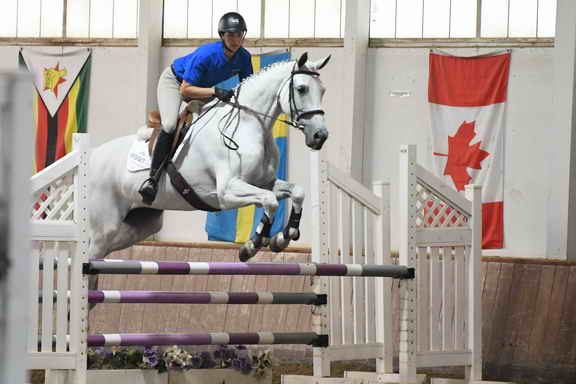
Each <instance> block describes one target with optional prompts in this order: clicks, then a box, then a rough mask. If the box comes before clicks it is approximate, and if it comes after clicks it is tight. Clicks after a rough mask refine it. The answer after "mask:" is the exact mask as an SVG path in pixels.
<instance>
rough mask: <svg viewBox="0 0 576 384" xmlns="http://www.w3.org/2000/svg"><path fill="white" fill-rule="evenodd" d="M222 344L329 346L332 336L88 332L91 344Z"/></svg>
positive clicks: (267, 333) (279, 333)
mask: <svg viewBox="0 0 576 384" xmlns="http://www.w3.org/2000/svg"><path fill="white" fill-rule="evenodd" d="M222 344H243V345H253V344H302V345H312V346H315V347H327V346H328V336H327V335H318V334H317V333H314V332H256V333H224V332H211V333H189V334H179V333H168V334H155V333H121V334H97V335H90V336H88V346H89V347H104V346H124V347H128V346H152V345H222Z"/></svg>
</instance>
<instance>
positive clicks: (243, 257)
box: [238, 240, 257, 263]
mask: <svg viewBox="0 0 576 384" xmlns="http://www.w3.org/2000/svg"><path fill="white" fill-rule="evenodd" d="M256 252H257V250H256V248H255V247H254V243H253V242H252V240H248V241H247V242H246V243H244V244H243V245H242V246H241V247H240V251H239V255H238V258H239V259H240V261H241V262H243V263H245V262H247V261H248V260H250V259H251V258H252V257H254V255H255V254H256Z"/></svg>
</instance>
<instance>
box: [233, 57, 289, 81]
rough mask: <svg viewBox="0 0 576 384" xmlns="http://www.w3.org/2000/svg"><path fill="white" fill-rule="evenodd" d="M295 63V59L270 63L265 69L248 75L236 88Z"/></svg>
mask: <svg viewBox="0 0 576 384" xmlns="http://www.w3.org/2000/svg"><path fill="white" fill-rule="evenodd" d="M294 63H295V61H294V60H293V61H279V62H277V63H273V64H270V65H269V66H267V67H265V68H264V69H261V70H260V71H258V72H254V73H253V74H251V75H250V76H248V77H246V78H245V79H244V80H242V82H241V83H240V84H238V85H237V86H236V88H242V87H245V86H246V85H247V84H249V83H252V82H254V80H255V79H259V78H260V77H262V76H263V75H265V74H268V73H271V72H274V71H276V70H279V69H280V68H281V69H284V68H285V67H288V66H289V65H291V66H294Z"/></svg>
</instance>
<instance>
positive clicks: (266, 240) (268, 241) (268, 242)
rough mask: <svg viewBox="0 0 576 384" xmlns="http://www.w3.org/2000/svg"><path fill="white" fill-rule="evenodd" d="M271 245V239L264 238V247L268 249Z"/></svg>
mask: <svg viewBox="0 0 576 384" xmlns="http://www.w3.org/2000/svg"><path fill="white" fill-rule="evenodd" d="M269 245H270V238H269V237H263V238H262V246H263V247H267V246H269Z"/></svg>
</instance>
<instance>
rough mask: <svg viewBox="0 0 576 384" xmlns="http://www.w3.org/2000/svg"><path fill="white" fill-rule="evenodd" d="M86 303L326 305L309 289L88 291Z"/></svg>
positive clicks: (324, 300) (324, 298) (322, 296)
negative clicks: (276, 290)
mask: <svg viewBox="0 0 576 384" xmlns="http://www.w3.org/2000/svg"><path fill="white" fill-rule="evenodd" d="M88 302H89V303H91V304H97V303H139V304H146V303H148V304H150V303H158V304H162V303H165V304H308V305H322V304H326V295H317V294H315V293H310V292H163V291H89V292H88Z"/></svg>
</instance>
